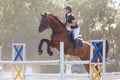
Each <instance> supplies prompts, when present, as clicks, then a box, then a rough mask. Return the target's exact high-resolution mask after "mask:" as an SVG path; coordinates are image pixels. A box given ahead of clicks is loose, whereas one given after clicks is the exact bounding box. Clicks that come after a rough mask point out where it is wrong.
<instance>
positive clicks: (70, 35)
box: [68, 31, 83, 47]
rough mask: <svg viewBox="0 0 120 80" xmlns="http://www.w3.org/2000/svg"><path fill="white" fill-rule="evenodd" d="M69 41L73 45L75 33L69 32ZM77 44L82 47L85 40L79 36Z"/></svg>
mask: <svg viewBox="0 0 120 80" xmlns="http://www.w3.org/2000/svg"><path fill="white" fill-rule="evenodd" d="M68 39H69V41H70V42H71V43H73V42H74V34H73V31H68ZM77 41H78V42H77V44H78V46H80V47H82V46H83V40H82V36H81V35H79V36H78V38H77Z"/></svg>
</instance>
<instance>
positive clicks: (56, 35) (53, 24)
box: [38, 13, 108, 73]
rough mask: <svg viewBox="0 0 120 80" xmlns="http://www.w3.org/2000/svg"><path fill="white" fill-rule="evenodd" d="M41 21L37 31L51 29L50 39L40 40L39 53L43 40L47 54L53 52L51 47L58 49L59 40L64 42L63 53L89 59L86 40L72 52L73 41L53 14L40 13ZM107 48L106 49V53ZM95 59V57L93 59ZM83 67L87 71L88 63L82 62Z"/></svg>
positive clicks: (88, 47) (88, 48)
mask: <svg viewBox="0 0 120 80" xmlns="http://www.w3.org/2000/svg"><path fill="white" fill-rule="evenodd" d="M41 16H42V18H41V21H40V25H39V32H43V31H44V30H46V29H48V28H50V29H51V30H52V35H51V40H48V39H42V40H41V41H40V44H39V47H38V52H39V54H41V53H42V52H43V51H42V44H43V42H46V43H47V51H48V54H49V55H52V54H53V52H52V51H51V48H50V47H52V48H56V49H57V50H58V51H59V50H60V47H59V46H60V42H61V41H62V42H64V51H65V54H67V55H71V56H76V57H79V58H80V59H81V60H90V44H89V43H88V42H86V41H83V46H82V47H80V46H79V47H78V51H77V52H74V50H73V43H71V42H70V40H69V39H68V31H67V29H66V27H65V25H64V24H63V23H62V22H61V21H60V20H59V19H58V18H57V17H56V16H54V15H51V14H46V13H45V14H44V15H41ZM107 51H108V50H106V53H107ZM95 61H97V58H96V59H95ZM84 66H85V69H86V70H87V72H88V73H89V64H84Z"/></svg>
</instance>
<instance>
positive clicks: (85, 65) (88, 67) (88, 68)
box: [84, 64, 90, 73]
mask: <svg viewBox="0 0 120 80" xmlns="http://www.w3.org/2000/svg"><path fill="white" fill-rule="evenodd" d="M84 67H85V69H86V71H87V72H88V73H89V72H90V66H89V64H84Z"/></svg>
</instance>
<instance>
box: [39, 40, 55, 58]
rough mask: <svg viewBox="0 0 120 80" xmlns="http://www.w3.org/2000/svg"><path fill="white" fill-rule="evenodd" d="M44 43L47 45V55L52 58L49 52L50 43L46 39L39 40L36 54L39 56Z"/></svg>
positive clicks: (51, 53)
mask: <svg viewBox="0 0 120 80" xmlns="http://www.w3.org/2000/svg"><path fill="white" fill-rule="evenodd" d="M44 42H46V43H47V53H48V54H49V55H50V56H52V55H53V52H52V51H51V48H50V44H51V41H49V40H48V39H42V40H40V43H39V46H38V53H39V54H40V55H41V54H42V53H43V50H42V45H43V43H44Z"/></svg>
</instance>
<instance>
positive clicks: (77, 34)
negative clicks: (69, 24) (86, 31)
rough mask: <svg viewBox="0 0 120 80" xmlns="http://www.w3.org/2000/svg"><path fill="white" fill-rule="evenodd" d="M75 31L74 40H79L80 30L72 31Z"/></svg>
mask: <svg viewBox="0 0 120 80" xmlns="http://www.w3.org/2000/svg"><path fill="white" fill-rule="evenodd" d="M71 30H72V31H73V35H74V40H75V39H77V38H78V36H79V33H80V28H79V27H78V28H75V29H71Z"/></svg>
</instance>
